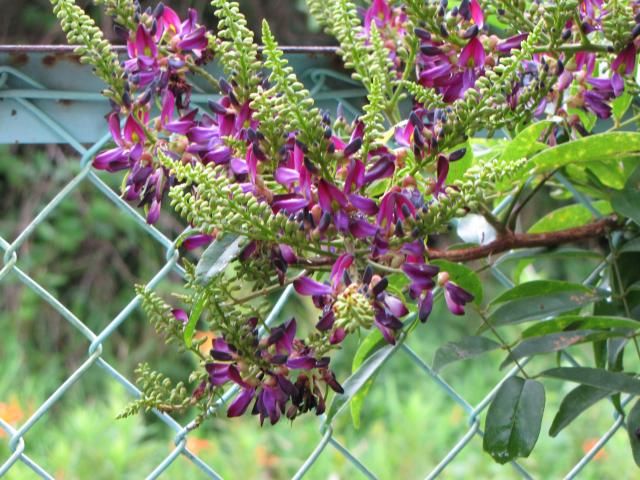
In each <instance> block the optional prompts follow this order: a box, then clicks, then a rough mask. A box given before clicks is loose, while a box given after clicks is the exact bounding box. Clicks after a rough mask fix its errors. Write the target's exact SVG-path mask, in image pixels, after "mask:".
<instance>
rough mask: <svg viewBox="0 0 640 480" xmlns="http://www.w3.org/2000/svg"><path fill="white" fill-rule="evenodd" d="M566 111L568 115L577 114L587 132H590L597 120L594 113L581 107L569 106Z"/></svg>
mask: <svg viewBox="0 0 640 480" xmlns="http://www.w3.org/2000/svg"><path fill="white" fill-rule="evenodd" d="M568 113H569V115H577V116H578V117H579V118H580V121H581V122H582V126H583V127H584V128H585V130H586V131H587V132H591V130H593V127H595V126H596V122H597V121H598V117H597V116H596V115H595V114H594V113H591V112H588V111H586V110H585V109H583V108H569V110H568Z"/></svg>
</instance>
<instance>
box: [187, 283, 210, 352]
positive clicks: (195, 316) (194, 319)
mask: <svg viewBox="0 0 640 480" xmlns="http://www.w3.org/2000/svg"><path fill="white" fill-rule="evenodd" d="M206 303H207V296H206V295H205V294H204V293H201V294H200V296H199V297H197V299H196V301H195V303H194V304H193V305H192V307H191V313H189V320H188V321H187V324H186V325H185V326H184V332H183V338H184V344H185V345H186V346H187V348H189V347H191V344H192V343H193V332H195V330H196V325H197V324H198V320H200V317H201V316H202V312H203V311H204V307H205V304H206Z"/></svg>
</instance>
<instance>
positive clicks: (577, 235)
mask: <svg viewBox="0 0 640 480" xmlns="http://www.w3.org/2000/svg"><path fill="white" fill-rule="evenodd" d="M621 227H622V225H621V224H620V222H619V221H618V218H617V217H616V216H614V215H612V216H609V217H605V218H602V219H601V220H598V221H597V222H593V223H590V224H588V225H584V226H582V227H575V228H567V229H565V230H559V231H557V232H549V233H507V234H505V235H503V236H501V237H499V238H498V239H496V240H494V241H493V242H491V243H488V244H486V245H481V246H479V247H471V248H461V249H457V250H435V249H429V250H428V251H427V256H428V257H429V259H430V260H438V259H442V260H448V261H451V262H468V261H471V260H477V259H479V258H484V257H488V256H489V255H493V254H496V253H500V252H504V251H506V250H512V249H514V248H532V247H551V246H556V245H561V244H563V243H570V242H576V241H578V240H585V239H587V238H595V237H600V236H602V235H604V234H606V233H607V232H609V231H611V230H616V229H618V228H621Z"/></svg>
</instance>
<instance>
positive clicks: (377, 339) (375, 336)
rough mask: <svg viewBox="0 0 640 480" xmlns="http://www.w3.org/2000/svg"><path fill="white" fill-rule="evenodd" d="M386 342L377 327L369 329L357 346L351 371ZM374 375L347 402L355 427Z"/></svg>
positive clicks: (357, 424)
mask: <svg viewBox="0 0 640 480" xmlns="http://www.w3.org/2000/svg"><path fill="white" fill-rule="evenodd" d="M386 344H387V342H386V340H385V339H384V337H383V336H382V333H380V330H378V329H377V328H376V329H375V330H371V331H370V332H369V334H368V335H367V336H366V337H365V339H364V340H363V341H362V343H360V345H359V346H358V350H356V354H355V355H354V356H353V362H352V363H351V372H352V373H354V372H356V371H357V370H358V369H359V368H360V366H361V365H362V363H363V362H364V361H365V360H366V359H367V358H368V357H369V356H370V355H371V354H372V353H373V352H375V351H376V350H378V349H380V348H381V347H383V346H384V345H386ZM375 377H376V375H374V376H373V377H371V378H370V379H369V380H368V381H367V382H366V383H365V384H364V386H363V387H362V388H361V389H360V391H358V392H357V393H356V394H355V395H354V396H353V398H352V399H351V403H350V404H349V408H350V410H351V421H352V422H353V426H354V427H355V428H360V412H361V411H362V406H363V405H364V400H365V398H367V394H368V393H369V389H370V388H371V385H373V382H374V381H375Z"/></svg>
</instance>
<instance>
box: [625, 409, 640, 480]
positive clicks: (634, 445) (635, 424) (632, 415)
mask: <svg viewBox="0 0 640 480" xmlns="http://www.w3.org/2000/svg"><path fill="white" fill-rule="evenodd" d="M627 433H629V443H630V444H631V452H632V453H633V460H634V461H635V462H636V465H637V466H639V467H640V400H638V401H637V402H636V404H635V405H634V406H633V408H632V409H631V411H630V412H629V415H627Z"/></svg>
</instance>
